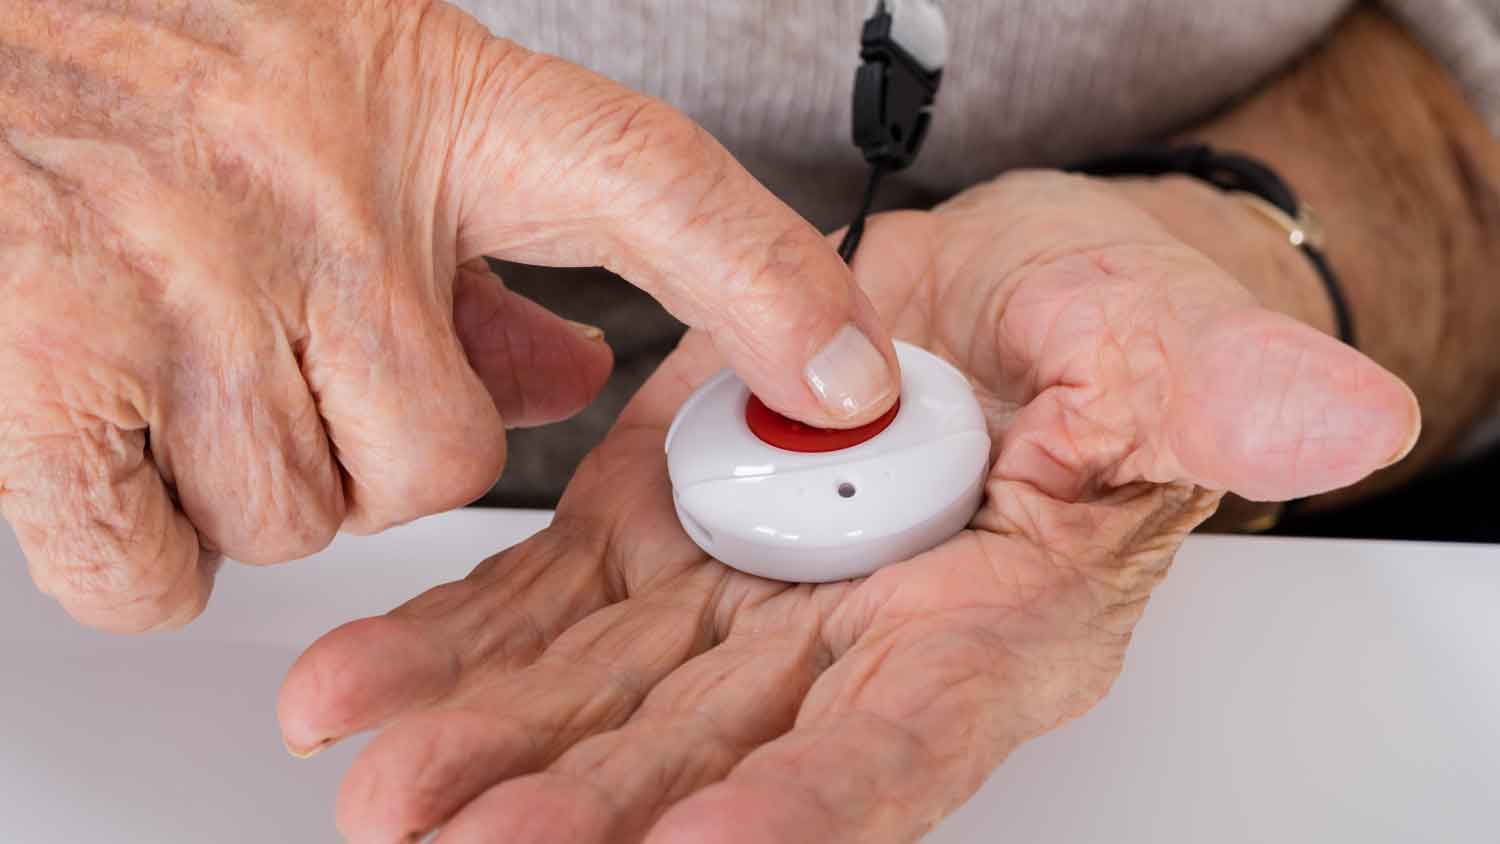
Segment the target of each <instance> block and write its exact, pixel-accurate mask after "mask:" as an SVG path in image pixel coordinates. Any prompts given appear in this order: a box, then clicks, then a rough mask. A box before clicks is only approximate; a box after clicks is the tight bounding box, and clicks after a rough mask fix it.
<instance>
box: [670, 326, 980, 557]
mask: <svg viewBox="0 0 1500 844" xmlns="http://www.w3.org/2000/svg"><path fill="white" fill-rule="evenodd" d="M896 354H897V357H898V358H899V359H900V362H901V373H902V376H901V402H900V405H899V406H898V407H897V409H896V410H895V412H894V415H893V417H892V416H891V415H890V414H888V415H887V416H888V418H889V421H888V424H887V425H886V427H884V428H883V429H881V430H879V432H878V433H875V434H874V435H873V436H870V437H869V438H868V439H866V440H864V441H863V442H859V443H858V444H857V445H853V446H850V447H847V448H840V449H837V450H832V451H820V452H807V451H794V450H790V449H789V448H785V447H782V446H778V445H773V444H772V443H771V442H770V441H768V438H767V437H766V435H765V433H764V431H765V429H764V428H761V429H758V430H761V431H762V433H757V432H756V431H757V429H752V425H751V423H750V422H749V421H748V420H747V412H751V411H750V406H751V405H752V404H753V403H756V400H754V399H753V398H752V396H751V395H750V391H749V389H748V388H747V387H746V386H745V384H744V382H742V381H740V379H739V378H738V377H737V376H735V374H734V373H733V372H730V371H728V370H726V371H724V372H721V373H719V374H718V375H716V376H714V377H713V378H711V379H709V381H708V382H707V383H705V384H704V385H703V386H702V387H700V388H698V390H697V391H696V392H694V393H693V395H692V396H691V397H690V398H689V399H688V400H687V402H686V403H685V404H684V405H683V406H682V409H681V410H679V411H678V413H677V418H676V419H675V420H673V422H672V427H671V429H670V430H669V431H668V432H667V443H666V449H667V471H668V474H669V475H670V476H671V480H672V497H673V500H674V502H675V504H676V507H677V517H678V519H679V520H680V521H681V522H682V526H683V529H684V530H686V531H687V534H688V536H690V537H692V539H693V541H694V542H696V543H697V544H698V546H699V547H700V548H702V549H703V550H704V551H705V552H706V553H708V554H709V555H711V556H713V557H715V558H717V559H718V560H720V561H721V562H723V563H725V564H726V565H729V566H732V567H734V568H736V569H739V570H740V571H743V572H747V573H750V574H755V575H760V576H761V577H768V578H773V579H776V580H785V581H792V582H803V583H822V582H827V581H832V580H843V579H846V578H851V577H860V576H862V575H866V574H869V573H871V572H873V571H875V570H876V569H878V568H880V567H882V566H885V565H889V564H890V563H894V562H899V561H901V560H905V559H908V558H910V557H912V556H915V555H916V554H919V553H921V552H923V551H926V550H928V549H930V548H933V547H935V546H937V545H938V544H940V543H942V542H943V541H945V540H947V539H948V538H949V537H951V536H953V535H954V534H956V533H958V532H959V531H960V530H962V529H963V528H964V526H965V525H967V524H968V523H969V520H970V519H971V518H973V516H974V513H975V511H976V510H977V509H978V508H979V503H980V499H981V497H982V494H983V484H984V477H985V474H986V469H987V467H988V463H989V452H990V437H989V432H988V429H987V428H986V427H985V420H984V415H983V414H982V413H981V411H980V408H979V403H978V402H977V401H976V400H975V398H974V393H973V391H972V389H971V388H970V387H969V382H968V380H967V379H966V378H965V377H964V376H963V374H962V373H960V372H959V371H958V370H956V369H954V368H953V367H952V366H951V365H949V364H948V363H947V362H946V361H944V360H943V359H942V358H939V357H937V356H936V355H933V354H931V353H930V352H927V351H925V350H923V349H920V348H917V347H916V346H912V345H910V344H907V343H901V342H897V343H896ZM762 410H763V407H762ZM764 412H766V413H769V411H764ZM772 416H775V414H772ZM762 418H764V417H762ZM776 419H778V420H781V421H780V422H778V423H777V424H779V425H783V426H791V427H792V428H796V427H799V426H798V425H797V423H794V422H791V421H790V420H785V419H784V418H782V417H779V416H776ZM800 427H801V428H802V431H803V433H804V434H809V433H810V434H811V435H812V436H813V437H814V439H815V438H816V437H817V436H818V435H819V434H820V433H830V434H837V433H838V432H818V431H817V429H811V428H807V427H806V426H800ZM769 439H776V437H769Z"/></svg>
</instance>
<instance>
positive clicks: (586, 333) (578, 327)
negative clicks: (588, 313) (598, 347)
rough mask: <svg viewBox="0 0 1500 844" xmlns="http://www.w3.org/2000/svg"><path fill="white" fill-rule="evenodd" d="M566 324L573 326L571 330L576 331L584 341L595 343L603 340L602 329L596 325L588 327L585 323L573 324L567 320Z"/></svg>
mask: <svg viewBox="0 0 1500 844" xmlns="http://www.w3.org/2000/svg"><path fill="white" fill-rule="evenodd" d="M567 323H568V325H571V326H573V330H574V331H577V332H578V333H579V335H581V336H582V337H583V339H585V340H592V341H594V342H596V343H597V342H599V341H601V340H603V339H604V329H602V328H600V327H599V326H597V325H589V324H588V323H586V322H574V321H573V320H571V319H570V320H567Z"/></svg>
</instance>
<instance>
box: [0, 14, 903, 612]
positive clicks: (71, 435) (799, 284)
mask: <svg viewBox="0 0 1500 844" xmlns="http://www.w3.org/2000/svg"><path fill="white" fill-rule="evenodd" d="M484 255H490V256H495V257H502V258H509V259H513V260H516V261H522V262H528V263H536V264H557V265H570V266H592V265H603V266H606V267H609V268H611V269H613V270H615V271H617V272H619V273H620V274H621V275H623V276H625V277H626V278H627V279H629V280H630V281H632V282H633V283H635V284H637V285H639V286H641V287H642V288H644V289H645V290H647V291H648V292H650V293H651V294H652V295H654V296H656V297H657V298H658V299H659V300H661V301H662V302H663V303H664V304H665V305H666V306H667V307H668V308H669V309H670V310H671V311H672V312H673V313H674V314H676V315H677V316H678V317H679V318H681V319H683V320H684V321H685V322H687V323H689V324H690V325H694V326H696V327H698V328H701V329H703V330H705V331H706V332H707V333H709V334H710V335H711V336H712V337H713V338H714V345H715V347H716V348H717V349H718V350H719V351H720V352H721V353H722V354H724V355H725V356H726V358H727V359H728V360H730V361H731V362H732V363H733V364H734V365H735V367H736V368H737V370H739V371H740V373H741V374H742V375H743V376H744V377H745V378H746V380H747V381H749V382H751V383H752V384H755V386H756V389H757V391H758V392H762V394H763V396H764V397H765V398H766V400H767V401H768V402H770V403H771V404H773V405H774V406H776V407H777V408H778V409H779V410H781V411H783V412H785V413H788V414H790V415H793V416H796V417H798V418H801V419H803V420H804V421H808V422H812V423H814V424H827V425H831V426H852V425H858V424H861V423H862V422H864V421H866V420H867V419H870V418H873V417H874V416H877V415H879V414H880V413H881V412H883V411H884V410H885V409H886V408H887V407H889V406H890V404H891V403H892V402H893V401H894V398H895V392H896V389H897V383H898V382H897V381H896V380H894V375H893V373H894V371H895V368H894V367H895V364H894V360H895V359H894V351H893V349H892V347H891V345H890V342H889V337H888V336H887V335H886V333H885V330H884V329H883V328H882V327H881V326H880V325H879V321H878V320H877V319H876V317H875V313H874V310H873V308H872V307H871V306H870V304H869V302H868V301H867V300H866V299H865V298H864V297H863V296H862V295H861V294H859V292H858V290H857V288H856V287H855V286H854V284H853V278H852V276H851V275H850V273H849V271H848V268H846V267H845V266H844V265H843V264H842V262H840V261H839V259H838V256H837V254H836V253H835V251H834V250H833V248H832V247H831V246H830V245H829V244H827V243H826V242H825V241H824V240H823V238H822V237H821V236H820V235H819V233H818V232H817V231H816V230H814V229H813V228H812V227H811V226H810V225H809V224H808V223H807V222H806V221H804V220H802V219H801V218H799V217H798V216H797V215H796V214H795V213H793V212H792V211H791V210H790V209H789V208H787V207H786V206H785V205H784V204H782V203H780V202H779V201H777V200H776V199H775V198H774V197H772V196H771V195H770V194H769V193H767V192H766V190H765V189H764V188H763V187H762V186H760V185H759V184H758V183H757V182H756V181H755V180H754V179H753V178H752V177H751V176H750V175H749V174H748V173H746V172H745V171H744V170H743V168H741V167H740V166H739V165H738V164H737V163H735V161H734V160H733V158H732V157H730V156H729V154H728V153H727V152H726V151H725V150H724V149H723V148H722V147H721V146H719V145H718V144H717V143H716V142H714V140H713V139H712V138H710V137H709V136H708V135H707V133H705V132H703V131H702V130H701V129H700V128H698V127H697V126H695V125H694V124H693V123H692V122H691V121H689V120H688V119H687V118H685V117H684V116H682V115H681V114H679V113H677V112H676V111H674V110H672V109H671V108H669V107H667V106H666V105H664V104H662V103H660V102H656V101H653V100H650V99H647V98H645V97H643V96H640V95H638V94H635V93H633V92H630V91H627V90H625V89H623V88H620V87H619V86H617V85H614V84H613V83H611V82H609V81H607V80H604V79H602V78H600V77H598V76H596V75H594V74H591V73H589V72H587V71H585V70H583V69H581V68H578V67H576V66H573V65H569V64H567V63H566V62H562V61H560V60H558V59H555V58H550V57H546V56H541V55H537V54H533V53H530V52H528V51H526V50H525V49H523V48H522V47H520V46H518V45H515V44H512V43H509V42H506V41H503V40H500V39H496V38H493V37H491V36H490V35H489V33H488V32H487V31H485V30H484V29H483V27H481V26H480V25H479V24H478V23H476V22H475V21H474V20H473V19H472V18H469V17H468V16H467V15H465V14H463V13H461V12H460V11H458V10H457V9H454V8H452V7H449V6H447V5H445V4H442V3H436V2H429V1H428V0H332V2H330V1H329V0H278V2H268V1H267V2H244V0H111V1H110V2H103V1H102V0H0V299H3V300H4V302H5V306H4V308H3V309H0V511H3V514H4V516H5V517H6V519H8V520H9V521H10V522H11V523H12V524H13V525H14V526H15V528H16V532H17V534H18V536H19V538H20V540H21V544H22V547H23V548H24V550H25V552H26V555H27V559H28V562H29V564H30V568H31V573H32V576H33V578H34V579H35V581H36V582H37V584H38V586H39V587H40V588H41V589H42V590H44V591H45V592H47V593H49V594H51V595H53V596H54V597H56V598H57V599H58V600H59V601H60V602H61V603H62V604H63V606H64V607H65V608H66V609H67V610H68V611H69V612H70V613H72V614H73V615H74V616H76V617H77V618H78V619H79V620H81V621H83V622H85V623H87V624H90V625H94V626H98V627H102V628H107V629H110V630H119V631H139V630H148V629H156V628H162V627H171V626H175V625H180V624H182V623H184V622H186V621H187V620H189V619H191V618H192V617H194V616H195V615H197V614H198V612H199V611H201V609H202V608H203V606H204V602H205V601H206V600H207V598H208V594H209V591H210V589H211V586H212V581H213V572H214V569H215V566H216V564H217V560H218V558H219V556H220V555H221V554H223V555H227V556H230V557H232V558H234V559H237V560H241V561H244V562H249V563H273V562H280V561H284V560H289V559H294V558H297V557H302V556H305V555H307V554H309V553H311V552H313V551H316V550H318V549H319V548H322V547H323V546H324V545H326V544H327V542H328V541H329V540H330V539H331V538H332V536H333V535H334V534H335V532H337V531H338V530H339V529H340V528H344V529H348V530H352V531H360V532H369V531H375V530H379V529H381V528H383V527H386V526H389V525H392V524H396V523H399V522H403V521H407V520H409V519H412V518H415V517H418V516H421V515H425V514H428V513H434V512H439V511H443V510H447V509H450V508H452V507H455V506H458V505H461V504H463V503H465V502H467V501H469V500H472V499H473V498H475V497H477V496H479V495H480V494H482V493H483V492H484V491H485V490H486V489H488V488H489V486H490V485H491V484H492V483H493V482H494V480H495V478H496V477H497V476H498V475H499V473H500V470H501V467H502V465H503V464H504V461H505V457H506V452H505V433H504V431H505V426H507V425H511V426H515V425H532V424H539V423H542V422H547V421H551V420H556V419H559V418H563V417H566V416H568V415H571V414H572V413H573V412H575V411H577V410H578V409H579V408H581V407H582V406H584V405H585V404H586V403H587V402H588V401H589V400H590V398H591V397H592V396H593V394H594V393H595V392H596V391H597V390H598V388H599V387H600V386H601V385H602V383H603V382H604V380H605V378H606V377H607V375H608V373H609V369H610V366H611V358H610V353H609V349H608V347H607V346H606V345H605V344H604V343H602V342H600V339H599V337H598V334H597V331H594V332H590V331H588V330H587V329H586V328H585V329H582V330H580V328H579V327H578V326H574V325H571V324H569V323H566V322H564V321H563V320H561V319H558V318H556V317H555V316H553V315H552V314H550V313H547V312H546V311H543V310H542V309H540V308H538V307H536V306H535V305H533V304H531V303H530V302H528V301H526V300H524V299H522V298H520V297H518V296H515V295H513V294H511V293H509V292H508V291H506V289H505V287H504V286H503V284H501V282H500V280H499V279H497V278H495V277H494V276H493V275H491V274H490V272H489V271H488V270H487V269H486V268H485V265H484V263H483V261H482V260H478V259H480V258H481V256H484ZM839 337H844V338H849V337H854V338H856V340H857V341H858V342H854V343H853V345H850V344H848V343H846V344H845V345H844V346H840V347H839V348H843V349H844V350H845V352H846V354H844V355H843V356H842V357H839V358H837V360H838V361H841V362H842V364H841V367H833V366H832V364H829V363H828V360H832V359H829V358H825V357H824V356H823V355H822V354H821V352H820V350H823V349H826V348H832V347H833V346H834V345H836V344H835V343H834V339H833V338H839ZM858 338H865V339H863V340H860V339H858ZM860 344H863V345H862V346H861V345H860ZM851 349H852V351H850V350H851ZM820 360H821V361H823V363H819V361H820ZM851 361H852V363H851ZM830 367H832V368H830ZM815 375H816V376H817V377H816V378H814V376H815ZM845 376H847V377H845Z"/></svg>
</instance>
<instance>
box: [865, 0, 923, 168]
mask: <svg viewBox="0 0 1500 844" xmlns="http://www.w3.org/2000/svg"><path fill="white" fill-rule="evenodd" d="M893 20H894V18H893V17H892V16H891V13H890V11H889V10H888V9H886V7H885V4H884V3H881V4H880V6H879V7H878V8H877V9H876V12H875V14H874V15H873V16H872V17H870V19H869V20H866V21H865V25H864V31H863V33H862V34H861V50H860V58H861V59H862V60H863V62H864V63H863V64H862V65H860V68H859V71H858V72H857V74H856V75H855V78H854V143H855V144H856V145H857V146H858V147H859V148H860V150H861V151H862V152H863V153H864V156H865V160H866V161H868V162H869V163H870V164H872V165H875V166H878V167H880V168H881V169H883V170H887V171H891V170H900V169H902V168H904V167H906V166H908V165H910V164H911V163H912V162H913V161H914V160H916V157H917V153H918V151H920V150H921V147H922V141H923V140H925V139H926V137H927V128H928V126H929V125H930V124H931V122H932V115H931V114H930V109H931V108H932V106H933V103H935V102H936V101H937V92H938V86H939V83H941V81H942V77H943V72H942V70H941V69H939V70H936V71H929V70H928V69H926V68H925V67H923V66H922V63H921V62H919V61H917V60H916V59H915V58H913V57H912V55H911V53H909V52H907V51H906V50H905V48H903V47H902V46H901V45H900V44H898V43H896V41H895V40H894V39H892V38H891V23H892V21H893Z"/></svg>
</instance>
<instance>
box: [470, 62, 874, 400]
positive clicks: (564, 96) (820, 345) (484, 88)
mask: <svg viewBox="0 0 1500 844" xmlns="http://www.w3.org/2000/svg"><path fill="white" fill-rule="evenodd" d="M484 53H485V55H487V56H488V58H487V59H486V60H483V61H481V63H480V67H481V68H482V70H481V76H482V81H481V84H480V85H479V86H477V88H478V90H480V91H481V92H482V93H481V94H480V95H479V96H477V97H476V98H475V101H476V102H475V104H474V105H472V106H471V107H470V109H469V110H468V111H467V113H466V114H465V116H464V125H463V127H462V128H461V130H460V135H461V137H460V140H459V145H458V146H459V154H458V155H455V156H454V162H455V163H454V165H453V170H452V172H450V174H449V178H451V179H453V180H454V181H455V182H456V184H457V189H456V190H454V191H451V192H450V193H453V194H454V195H455V196H456V198H457V201H459V202H460V206H461V207H460V211H459V213H458V214H457V215H456V219H457V220H458V228H459V231H458V239H459V245H458V254H459V257H460V260H462V259H464V258H466V257H471V256H473V255H479V254H487V255H494V256H497V257H503V258H507V259H511V260H516V261H522V262H527V263H540V264H547V265H562V266H576V265H602V266H605V267H607V268H609V269H611V270H613V271H615V272H618V273H619V274H620V275H622V276H623V277H624V278H625V279H626V280H628V281H630V282H631V283H632V284H635V285H636V286H638V287H640V288H642V289H643V290H645V291H646V292H648V293H650V294H651V295H652V296H654V297H656V298H657V299H658V301H660V302H661V303H662V304H663V305H664V306H665V307H666V308H667V310H668V311H670V312H671V313H672V314H673V315H674V316H676V317H678V318H679V319H681V320H683V321H684V322H686V323H688V324H689V325H690V326H693V327H695V328H701V329H703V330H704V331H706V332H707V333H708V334H709V335H710V336H711V337H712V338H713V341H714V345H715V347H716V348H717V349H718V350H719V351H720V352H721V353H722V354H723V355H724V356H725V357H726V358H727V359H728V361H729V363H730V365H731V366H733V367H734V369H735V370H736V371H737V372H738V373H739V375H740V376H741V377H742V378H743V379H744V380H745V381H746V383H747V384H749V386H750V388H751V389H752V390H753V391H754V392H755V393H756V394H757V395H759V396H760V397H761V399H762V400H764V401H765V402H766V403H767V404H768V405H770V406H772V407H773V408H775V409H776V410H778V411H780V412H782V413H784V414H786V415H788V416H792V417H794V418H797V419H799V420H801V421H803V422H806V423H808V424H812V425H818V426H822V427H839V428H847V427H855V426H858V425H861V424H864V423H866V422H868V421H870V420H872V419H874V418H876V417H878V416H879V415H880V414H882V413H884V412H885V411H886V410H888V409H889V408H890V407H891V405H892V404H893V403H894V402H895V400H896V398H897V395H898V393H899V389H900V378H899V366H898V364H897V362H896V357H895V350H894V348H893V346H892V345H891V341H890V336H889V334H888V333H887V332H886V330H885V329H884V328H883V327H882V326H881V325H880V323H879V320H878V319H877V317H876V313H875V309H874V308H873V307H872V306H871V305H870V303H869V301H868V299H866V297H865V296H864V294H863V293H862V292H861V291H860V290H859V289H858V288H857V287H856V286H855V283H854V278H853V275H852V274H851V273H850V271H849V269H848V267H846V266H845V265H844V263H843V261H841V260H840V259H839V257H838V254H837V252H835V250H834V249H833V247H832V245H831V244H829V243H828V242H827V241H825V240H824V239H823V237H822V236H821V235H820V234H819V233H818V232H817V230H816V229H814V228H813V227H812V226H811V225H810V224H809V223H808V222H807V221H805V220H804V219H802V218H801V217H800V216H798V215H797V214H796V213H795V212H794V211H793V210H792V209H791V208H789V207H787V206H786V205H785V204H784V203H782V202H781V201H780V200H778V199H777V198H776V197H774V196H773V195H772V194H771V193H770V192H769V191H768V190H767V189H766V188H765V187H764V186H763V185H761V184H760V183H759V182H758V181H756V179H755V178H754V177H753V176H752V175H751V174H750V173H748V172H747V171H746V170H745V169H744V168H743V167H742V166H740V164H739V163H738V162H737V161H735V159H734V158H733V156H731V155H730V154H729V152H728V151H727V150H725V149H724V147H723V146H721V145H720V144H719V143H718V142H717V141H716V140H714V138H713V137H712V136H711V135H709V133H708V132H706V131H705V130H703V129H702V128H701V127H699V126H698V125H697V124H695V123H694V122H693V121H692V120H690V119H689V118H687V117H686V116H685V115H683V114H681V113H680V112H678V111H676V110H675V109H673V108H671V107H670V106H667V105H666V104H664V103H661V102H659V101H657V100H653V99H651V98H648V97H645V96H642V95H640V94H636V93H634V92H631V91H629V90H627V89H625V88H623V87H621V86H618V85H616V84H614V83H612V82H610V81H608V80H606V79H604V78H602V77H599V76H597V75H596V74H593V73H591V72H589V71H587V70H584V69H583V68H580V67H578V66H576V65H572V64H569V63H567V62H564V61H561V60H559V59H553V58H550V57H544V56H539V55H536V54H533V53H530V52H528V51H525V50H523V49H522V48H520V47H517V46H515V45H513V44H509V43H508V42H504V41H500V40H494V41H491V42H490V43H489V44H488V45H487V46H486V47H485V51H484Z"/></svg>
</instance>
